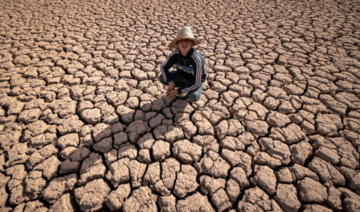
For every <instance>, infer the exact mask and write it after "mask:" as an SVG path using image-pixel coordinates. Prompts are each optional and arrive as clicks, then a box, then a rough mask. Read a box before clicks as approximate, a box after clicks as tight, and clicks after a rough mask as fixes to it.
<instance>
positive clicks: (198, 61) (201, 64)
mask: <svg viewBox="0 0 360 212" xmlns="http://www.w3.org/2000/svg"><path fill="white" fill-rule="evenodd" d="M191 58H192V59H193V60H194V63H195V64H194V67H196V69H195V73H196V75H195V81H194V82H193V83H191V84H190V85H187V86H184V87H180V88H179V89H178V93H179V94H181V93H182V94H187V93H189V92H190V91H192V90H196V89H198V88H199V87H200V86H201V78H202V74H203V70H204V68H205V60H204V59H202V58H200V57H199V56H198V55H196V54H193V55H192V56H191Z"/></svg>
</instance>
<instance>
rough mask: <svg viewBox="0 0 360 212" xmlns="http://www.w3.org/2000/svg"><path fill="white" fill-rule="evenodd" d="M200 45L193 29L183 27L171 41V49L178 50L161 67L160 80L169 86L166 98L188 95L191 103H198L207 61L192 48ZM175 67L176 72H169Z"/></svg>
mask: <svg viewBox="0 0 360 212" xmlns="http://www.w3.org/2000/svg"><path fill="white" fill-rule="evenodd" d="M199 43H200V41H199V40H197V39H195V38H194V35H193V33H192V31H191V28H190V27H188V26H185V27H183V28H182V29H181V30H180V31H179V33H178V35H177V37H176V38H175V39H174V40H173V41H171V43H170V44H169V48H176V50H175V51H173V52H172V53H171V54H170V55H169V57H168V58H167V60H166V61H165V62H164V63H163V64H162V65H161V66H160V71H161V75H160V76H159V80H160V82H161V83H162V84H164V85H168V88H167V92H166V97H167V98H171V97H173V96H175V95H177V96H178V95H184V96H186V95H187V99H188V100H190V101H191V102H195V101H198V100H199V99H200V95H201V92H202V87H203V84H204V82H205V79H206V72H205V60H204V58H203V57H202V56H201V54H200V53H199V52H198V51H196V50H194V49H193V48H192V47H193V46H196V45H198V44H199ZM173 65H175V66H176V71H172V72H169V69H170V68H171V67H172V66H173Z"/></svg>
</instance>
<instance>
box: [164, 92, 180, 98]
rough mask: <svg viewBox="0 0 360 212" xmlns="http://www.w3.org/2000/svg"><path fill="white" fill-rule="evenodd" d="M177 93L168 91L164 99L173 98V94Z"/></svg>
mask: <svg viewBox="0 0 360 212" xmlns="http://www.w3.org/2000/svg"><path fill="white" fill-rule="evenodd" d="M177 93H178V90H171V91H168V92H166V98H171V97H173V96H175V94H177Z"/></svg>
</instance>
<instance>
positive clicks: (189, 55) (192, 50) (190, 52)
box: [179, 48, 194, 58]
mask: <svg viewBox="0 0 360 212" xmlns="http://www.w3.org/2000/svg"><path fill="white" fill-rule="evenodd" d="M179 52H180V50H179ZM193 52H194V49H193V48H190V50H189V51H188V53H187V55H186V57H185V58H189V57H191V55H192V53H193ZM180 55H181V56H182V57H184V56H183V55H182V54H181V52H180Z"/></svg>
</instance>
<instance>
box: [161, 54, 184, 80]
mask: <svg viewBox="0 0 360 212" xmlns="http://www.w3.org/2000/svg"><path fill="white" fill-rule="evenodd" d="M177 54H179V49H176V50H175V51H173V52H171V54H170V55H169V56H168V58H167V59H166V61H165V62H164V63H163V64H161V66H160V72H161V74H162V76H163V79H164V81H165V82H167V83H169V82H171V81H173V79H171V77H170V74H169V69H170V68H171V66H173V65H174V64H175V62H176V60H175V57H176V55H177Z"/></svg>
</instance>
